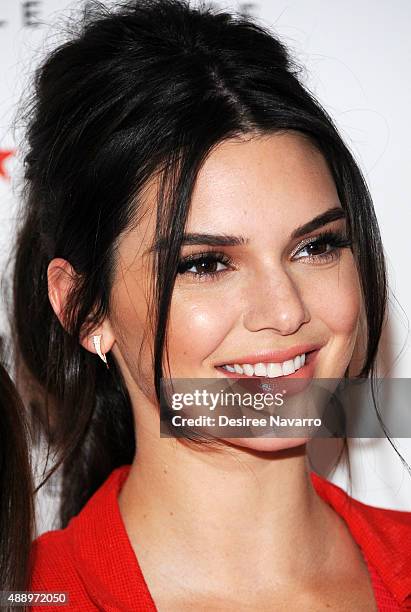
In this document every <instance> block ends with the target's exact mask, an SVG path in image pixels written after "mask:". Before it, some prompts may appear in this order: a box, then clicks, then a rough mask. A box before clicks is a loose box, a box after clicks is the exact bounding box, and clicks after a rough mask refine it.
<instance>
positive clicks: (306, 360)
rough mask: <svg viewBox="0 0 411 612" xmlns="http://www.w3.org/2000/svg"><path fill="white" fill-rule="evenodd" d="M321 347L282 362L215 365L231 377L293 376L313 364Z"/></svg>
mask: <svg viewBox="0 0 411 612" xmlns="http://www.w3.org/2000/svg"><path fill="white" fill-rule="evenodd" d="M318 352H319V349H316V350H313V351H308V352H306V353H301V354H300V355H297V356H296V357H294V358H293V359H288V360H287V361H283V362H281V363H278V362H277V363H274V362H259V363H255V364H250V363H234V364H226V365H222V366H215V368H216V370H219V371H221V372H223V373H224V375H225V376H229V377H230V378H231V377H233V378H236V377H237V378H279V377H288V376H292V375H293V374H295V373H296V372H299V373H300V374H302V373H303V372H304V371H305V370H306V368H307V365H309V364H311V363H312V362H313V360H314V359H315V357H316V355H317V353H318Z"/></svg>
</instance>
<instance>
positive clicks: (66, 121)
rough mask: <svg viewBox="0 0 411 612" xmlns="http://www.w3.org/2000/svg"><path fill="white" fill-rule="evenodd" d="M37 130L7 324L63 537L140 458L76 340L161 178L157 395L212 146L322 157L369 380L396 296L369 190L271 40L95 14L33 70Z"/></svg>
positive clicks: (164, 3)
mask: <svg viewBox="0 0 411 612" xmlns="http://www.w3.org/2000/svg"><path fill="white" fill-rule="evenodd" d="M28 121H29V123H28V130H27V138H28V151H27V154H26V157H25V167H26V170H25V190H26V191H25V206H24V210H23V220H22V225H21V229H20V233H19V237H18V245H17V250H16V265H15V273H14V307H15V313H14V322H15V333H16V339H17V345H18V349H19V354H20V356H21V360H22V363H23V364H24V367H25V368H26V369H27V372H28V373H29V375H30V376H31V377H32V379H33V380H35V381H36V382H37V383H38V384H39V385H40V387H41V388H42V389H43V390H44V396H45V397H46V399H47V402H43V400H42V399H41V400H37V402H34V401H33V402H32V405H33V409H35V410H36V411H37V413H38V414H39V415H40V417H41V419H42V421H43V424H44V426H45V428H46V431H47V434H48V437H49V440H51V441H52V442H54V443H55V445H56V448H57V449H58V450H59V453H60V455H59V456H60V459H59V462H60V463H62V465H63V487H62V500H61V522H62V525H63V526H64V525H65V524H66V523H67V521H68V520H69V519H70V517H71V516H73V515H74V514H76V513H77V512H78V511H79V510H80V509H81V507H82V506H83V505H84V503H85V502H86V501H87V499H88V498H89V497H90V496H91V495H92V493H93V492H94V491H95V490H96V489H97V488H98V487H99V486H100V485H101V484H102V482H103V481H104V480H105V479H106V477H107V475H108V474H109V473H110V472H111V471H112V470H113V469H114V468H115V467H116V466H119V465H122V464H125V463H131V461H132V460H133V456H134V453H135V450H136V449H135V437H134V426H133V419H132V411H131V405H130V400H129V396H128V393H127V389H126V387H125V384H124V382H123V380H122V377H121V373H120V371H119V368H118V367H117V364H116V363H115V361H114V359H113V358H112V357H111V356H110V355H109V365H110V370H109V371H107V370H106V368H105V367H104V365H103V364H102V363H99V361H98V360H97V359H96V358H95V356H94V355H92V354H91V353H89V352H88V351H86V350H85V349H84V348H82V347H81V345H80V343H79V336H80V332H81V330H83V331H84V326H85V324H87V325H88V326H89V327H90V328H91V326H92V325H93V324H94V325H97V324H98V322H99V321H101V320H102V318H103V317H104V316H106V315H108V314H109V312H110V291H111V287H112V282H113V277H114V273H115V269H116V246H117V244H118V241H119V239H120V237H121V235H122V234H123V233H124V231H125V230H126V229H127V228H129V227H130V225H131V224H132V223H136V222H137V220H138V216H139V210H140V195H141V193H142V189H143V187H144V186H145V185H146V184H147V181H148V180H149V178H150V177H152V176H153V174H154V172H159V175H160V176H161V177H162V180H163V189H162V190H160V196H159V201H158V209H157V229H156V237H155V239H156V240H165V241H166V248H165V249H163V250H160V252H159V253H158V254H157V258H156V265H155V271H154V273H155V295H154V302H153V313H152V314H153V317H154V320H155V325H156V329H155V342H154V348H155V355H154V364H153V366H154V381H155V387H156V392H157V397H159V391H160V379H161V377H162V364H163V353H164V348H165V341H166V335H167V334H166V332H167V322H168V313H169V306H170V301H171V296H172V291H173V286H174V281H175V278H176V274H177V268H178V264H179V257H180V248H181V241H182V236H183V233H184V227H185V224H186V219H187V216H188V211H189V207H190V198H191V194H192V191H193V188H194V184H195V180H196V176H197V173H198V171H199V169H200V167H201V164H202V163H203V162H204V160H205V158H206V156H207V155H208V154H209V152H210V151H211V149H212V148H213V147H214V146H215V145H216V144H218V143H219V142H222V141H223V140H225V139H228V138H233V137H236V136H239V135H243V134H255V135H260V134H270V133H276V132H280V131H285V130H295V131H297V132H299V133H301V134H304V135H305V136H306V137H307V138H309V139H310V140H311V142H313V143H314V144H315V146H316V147H317V148H318V150H319V151H320V152H321V153H322V154H323V156H324V158H325V159H326V161H327V163H328V165H329V168H330V171H331V173H332V176H333V178H334V181H335V184H336V187H337V191H338V195H339V198H340V201H341V204H342V206H343V208H344V209H345V210H346V212H347V219H348V228H349V232H350V237H351V239H352V241H353V252H354V255H355V259H356V264H357V267H358V271H359V276H360V279H361V286H362V293H363V300H364V308H365V313H366V318H367V329H366V350H365V359H364V363H363V367H362V372H361V375H362V376H368V375H372V374H373V371H374V361H375V357H376V353H377V349H378V343H379V339H380V334H381V329H382V325H383V321H384V316H385V309H386V299H387V297H386V292H387V289H386V272H385V263H384V255H383V249H382V245H381V239H380V233H379V229H378V224H377V221H376V217H375V213H374V209H373V205H372V201H371V198H370V194H369V192H368V189H367V186H366V184H365V182H364V179H363V176H362V174H361V171H360V170H359V168H358V166H357V164H356V162H355V160H354V159H353V157H352V155H351V153H350V151H349V150H348V148H347V147H346V145H345V144H344V142H343V141H342V139H341V137H340V135H339V133H338V131H337V129H336V127H335V126H334V124H333V122H332V120H331V119H330V117H329V116H328V114H327V113H326V111H325V110H324V109H323V108H322V107H321V105H320V104H319V102H318V101H316V100H315V99H314V98H313V96H312V95H311V94H310V92H309V91H308V90H307V89H306V88H305V87H304V86H303V84H302V82H301V81H300V79H299V70H298V68H297V66H296V65H295V64H294V63H293V61H292V60H291V58H290V56H289V54H288V52H287V50H286V48H285V47H284V45H283V44H282V43H281V42H280V41H279V40H278V39H277V38H276V37H275V36H274V35H273V34H272V33H271V32H269V31H268V30H266V29H265V28H263V27H262V26H260V25H258V24H257V23H255V22H254V21H252V20H251V19H249V18H244V17H239V16H235V15H232V14H229V13H227V12H221V11H219V10H217V9H215V8H210V7H208V8H205V7H202V8H192V7H190V5H189V4H188V3H187V2H185V1H184V0H151V1H149V0H141V1H135V2H133V1H132V2H127V3H126V4H122V5H120V6H118V7H115V8H107V7H104V6H101V5H99V4H90V3H89V4H88V8H87V9H86V12H85V15H84V19H83V21H82V22H81V23H80V27H79V29H78V32H77V33H76V34H72V35H71V38H70V40H69V41H68V42H66V43H65V44H63V45H62V46H60V47H58V48H57V49H56V50H55V51H53V52H52V53H51V54H50V55H49V56H48V57H47V59H46V60H45V61H44V63H43V64H42V66H41V67H40V68H39V70H38V71H37V74H36V79H35V92H34V96H33V98H32V100H31V106H30V113H29V116H28ZM55 257H62V258H64V259H66V260H68V261H69V262H70V263H71V265H72V266H73V268H74V270H75V272H76V273H77V277H78V282H77V285H76V286H75V287H74V288H73V291H72V292H71V296H70V301H69V304H68V307H67V310H66V325H65V329H64V328H63V327H62V325H61V324H60V323H59V320H58V319H57V317H56V315H55V314H54V312H53V310H52V308H51V305H50V303H49V300H48V289H47V267H48V265H49V263H50V261H51V260H52V259H53V258H55Z"/></svg>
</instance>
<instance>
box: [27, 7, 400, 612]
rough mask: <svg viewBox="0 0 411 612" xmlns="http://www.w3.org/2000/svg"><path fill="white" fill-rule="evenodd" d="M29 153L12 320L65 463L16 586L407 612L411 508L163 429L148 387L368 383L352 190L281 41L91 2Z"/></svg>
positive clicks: (39, 96)
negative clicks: (46, 528) (363, 499)
mask: <svg viewBox="0 0 411 612" xmlns="http://www.w3.org/2000/svg"><path fill="white" fill-rule="evenodd" d="M28 144H29V149H28V152H27V156H26V185H27V202H26V213H25V221H24V224H23V226H22V229H21V232H20V236H19V243H18V249H17V258H16V270H15V304H16V311H15V318H16V329H17V336H18V346H19V349H20V352H21V355H22V358H23V360H24V362H25V365H26V366H27V368H28V370H29V371H30V373H31V376H32V377H33V378H34V379H35V381H36V382H38V383H40V384H41V385H43V387H44V390H45V402H44V408H43V410H44V415H45V418H44V422H45V423H46V424H49V425H50V439H51V441H52V442H53V444H54V445H55V448H56V449H57V450H58V451H59V453H60V458H59V463H58V464H57V465H61V466H62V497H61V525H62V529H61V530H57V531H55V532H50V533H47V534H44V535H42V536H41V537H40V538H39V539H38V540H37V541H36V543H35V545H34V547H33V564H34V570H33V578H32V587H31V588H32V589H33V590H36V591H38V590H46V591H53V592H62V591H64V592H66V593H68V595H69V598H70V602H69V605H70V606H71V608H72V609H78V610H97V609H98V610H154V609H155V608H157V609H159V610H167V611H170V610H179V611H180V610H186V609H187V610H188V609H190V610H191V609H204V610H215V609H218V610H232V609H236V610H238V609H240V610H241V609H252V610H260V609H261V610H276V609H284V608H285V607H286V606H289V607H291V608H292V609H307V610H322V609H325V608H330V607H331V608H332V609H336V610H338V609H344V610H347V609H350V610H351V609H352V610H359V609H361V610H375V609H377V607H379V609H385V610H399V609H401V607H402V609H405V608H404V606H406V605H407V600H408V604H409V601H410V595H411V584H410V576H411V571H410V569H411V568H410V555H409V554H408V552H407V550H404V549H403V548H402V546H403V542H404V541H405V539H406V538H407V537H408V538H409V536H410V534H411V520H410V515H409V514H408V513H405V512H394V511H386V510H380V509H374V508H371V507H369V506H365V505H363V504H360V503H359V502H356V501H354V500H351V499H350V498H349V497H348V496H347V495H346V494H345V493H344V492H343V491H342V490H341V489H338V488H337V487H335V486H334V485H332V484H331V483H328V482H327V481H325V480H323V479H321V478H320V477H319V476H316V475H314V474H312V475H310V473H309V470H308V467H307V460H306V456H305V451H306V441H307V440H306V439H305V438H294V439H292V438H281V439H279V438H264V437H259V436H256V437H252V438H250V437H246V436H244V437H242V438H235V439H234V438H232V437H230V438H223V439H219V440H213V439H212V438H208V437H204V436H203V437H202V436H200V435H199V433H198V432H197V431H196V430H195V429H193V428H191V429H190V430H189V431H187V432H185V433H186V435H185V437H184V438H182V439H176V438H173V437H160V433H159V429H160V422H159V421H160V419H159V404H160V391H161V389H160V387H161V379H162V378H163V377H165V378H167V379H170V378H171V379H180V378H188V379H197V378H214V379H216V378H217V379H220V380H221V381H227V377H228V376H229V375H230V374H233V370H234V374H235V375H237V376H240V377H251V378H255V379H257V378H259V377H261V376H264V375H265V377H268V378H274V377H275V376H278V374H279V368H280V374H281V380H288V379H292V378H293V377H294V378H297V377H298V376H299V377H300V378H301V377H306V378H309V379H310V378H312V377H316V378H337V379H339V378H343V377H344V376H358V375H360V376H369V375H372V374H373V371H374V369H373V368H374V362H375V357H376V353H377V349H378V342H379V338H380V333H381V329H382V325H383V321H384V315H385V304H386V276H385V267H384V257H383V251H382V246H381V241H380V235H379V231H378V226H377V222H376V218H375V214H374V210H373V207H372V203H371V199H370V196H369V193H368V191H367V187H366V185H365V183H364V181H363V178H362V176H361V173H360V171H359V169H358V167H357V165H356V164H355V162H354V160H353V158H352V156H351V155H350V153H349V151H348V150H347V148H346V146H345V145H344V143H343V142H342V140H341V138H340V136H339V134H338V132H337V130H336V129H335V127H334V125H333V123H332V121H331V120H330V118H329V117H328V116H327V114H326V113H325V111H324V110H323V109H322V108H321V106H320V105H319V104H318V102H316V101H315V100H314V99H313V98H312V97H311V95H310V94H309V93H308V92H307V91H306V90H305V89H304V87H303V86H302V85H301V84H300V82H299V81H298V78H297V70H296V69H295V68H294V66H293V64H292V62H291V60H290V58H289V56H288V54H287V52H286V49H285V48H284V47H283V45H282V44H281V43H280V42H279V41H278V40H277V39H276V38H274V37H273V36H272V35H271V34H270V33H268V32H267V31H265V30H264V29H263V28H261V27H259V26H257V25H256V24H254V23H253V22H251V21H249V20H245V19H240V18H235V17H233V16H231V15H229V14H227V13H219V12H217V11H215V10H212V9H204V8H202V9H194V8H192V7H190V6H189V5H188V4H186V3H185V2H181V1H172V0H171V1H169V0H164V1H163V0H160V1H150V2H135V3H130V4H128V5H125V6H123V7H121V8H118V9H116V10H113V11H111V10H109V9H97V11H96V12H95V13H91V14H90V13H89V14H88V15H87V16H86V19H85V20H84V23H83V24H82V27H81V31H80V32H79V33H78V34H77V35H73V37H72V38H71V40H70V41H69V42H67V43H66V44H65V45H63V46H61V47H59V48H58V49H56V50H55V51H54V52H53V53H52V54H51V55H50V56H49V57H48V58H47V60H46V61H45V63H44V64H43V66H42V67H41V69H40V70H39V72H38V74H37V80H36V91H35V96H34V99H33V106H32V115H31V120H30V125H29V131H28ZM253 364H259V365H258V366H257V369H254V367H252V366H253ZM107 366H108V367H107ZM263 370H264V372H265V374H264V372H263ZM295 370H297V371H295ZM273 372H274V373H273ZM47 412H48V413H49V414H48V416H47ZM200 451H202V452H200ZM73 517H75V518H73ZM297 550H298V554H296V551H297Z"/></svg>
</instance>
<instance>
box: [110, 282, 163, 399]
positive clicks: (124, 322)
mask: <svg viewBox="0 0 411 612" xmlns="http://www.w3.org/2000/svg"><path fill="white" fill-rule="evenodd" d="M113 295H114V298H113V299H112V304H111V312H112V314H111V317H110V321H111V324H112V326H113V329H114V333H115V337H116V343H115V347H114V353H115V357H116V359H117V361H118V363H119V365H120V368H121V371H122V372H123V375H124V377H125V380H126V383H127V386H128V388H129V389H130V388H131V387H132V386H133V385H137V386H138V387H139V388H140V389H141V390H142V391H143V392H144V393H145V394H147V395H150V396H151V394H152V376H153V365H152V357H151V355H152V345H153V343H152V333H151V332H150V328H149V327H148V325H149V322H148V320H147V314H148V306H147V298H146V295H145V294H144V292H143V291H142V289H141V287H140V286H139V285H138V283H136V282H135V281H134V279H133V278H132V277H131V275H130V276H129V277H128V278H126V277H125V276H124V277H123V278H122V282H121V283H119V284H118V285H117V286H115V288H114V291H113Z"/></svg>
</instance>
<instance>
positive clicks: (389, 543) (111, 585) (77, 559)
mask: <svg viewBox="0 0 411 612" xmlns="http://www.w3.org/2000/svg"><path fill="white" fill-rule="evenodd" d="M129 469H130V466H128V465H125V466H122V467H120V468H117V469H116V470H114V471H113V472H112V473H111V474H110V476H109V477H108V479H107V480H106V481H105V483H104V484H103V485H102V486H101V487H100V489H99V490H98V491H96V493H95V494H94V495H93V496H92V497H91V499H90V500H89V501H88V502H87V504H86V505H85V506H84V508H83V509H82V510H81V512H80V513H79V514H78V515H77V516H76V517H74V518H72V519H71V521H70V522H69V524H68V526H67V527H66V528H65V529H60V530H57V531H49V532H47V533H44V534H42V535H41V536H40V537H39V538H37V540H36V541H35V542H34V544H33V549H32V561H33V564H34V569H33V578H32V584H31V588H30V590H32V591H37V592H38V591H48V592H62V591H64V592H66V593H68V596H69V599H70V601H69V606H68V609H69V610H79V611H81V612H88V611H91V610H94V611H95V610H104V611H107V612H119V611H124V612H126V611H127V612H129V611H131V610H133V611H140V612H141V611H143V610H144V611H146V612H149V611H150V612H154V611H155V610H156V607H155V604H154V601H153V599H152V597H151V595H150V592H149V590H148V587H147V584H146V582H145V580H144V577H143V574H142V572H141V569H140V567H139V564H138V561H137V559H136V556H135V554H134V551H133V549H132V547H131V544H130V540H129V539H128V536H127V533H126V530H125V527H124V524H123V520H122V518H121V514H120V509H119V506H118V502H117V497H118V494H119V492H120V490H121V487H122V485H123V483H124V481H125V479H126V478H127V475H128V472H129ZM311 478H312V482H313V485H314V487H315V489H316V491H317V493H318V494H319V495H320V496H321V497H322V498H323V499H324V500H325V501H326V502H327V503H328V504H329V505H330V506H331V507H332V508H333V509H334V510H335V511H336V512H337V513H338V514H339V515H340V516H341V517H342V518H343V519H344V520H345V522H346V523H347V525H348V528H349V529H350V532H351V534H352V536H353V538H354V540H355V541H356V542H357V544H358V545H359V547H360V550H361V551H362V554H363V556H364V559H365V561H366V563H367V566H368V570H369V572H370V578H371V581H372V585H373V589H374V595H375V599H376V602H377V605H378V610H380V611H383V612H394V611H395V612H398V611H399V610H411V512H402V511H399V510H385V509H382V508H374V507H372V506H368V505H366V504H363V503H361V502H359V501H357V500H355V499H353V498H351V497H350V496H349V495H347V493H345V492H344V491H343V490H342V489H340V488H339V487H337V486H336V485H334V484H332V483H330V482H329V481H327V480H324V479H323V478H321V477H320V476H318V475H317V474H314V473H311ZM32 609H33V610H38V611H39V612H40V611H41V612H42V611H43V607H41V608H40V606H33V608H32ZM47 609H48V610H55V611H56V612H62V610H64V609H67V608H65V607H64V606H63V607H61V606H48V608H47Z"/></svg>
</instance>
